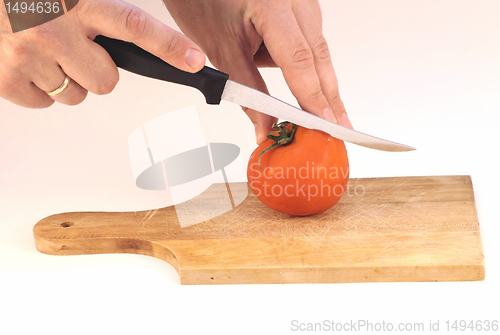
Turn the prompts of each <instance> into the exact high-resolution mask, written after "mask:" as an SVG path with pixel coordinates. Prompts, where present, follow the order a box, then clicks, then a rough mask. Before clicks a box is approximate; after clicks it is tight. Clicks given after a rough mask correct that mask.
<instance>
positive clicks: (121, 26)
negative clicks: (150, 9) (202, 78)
mask: <svg viewBox="0 0 500 335" xmlns="http://www.w3.org/2000/svg"><path fill="white" fill-rule="evenodd" d="M95 4H98V5H96V6H94V7H92V8H93V9H89V10H90V11H91V13H89V14H90V15H89V19H88V22H86V23H87V24H88V25H89V26H90V27H92V28H93V29H94V31H95V32H97V33H100V34H103V35H106V36H109V37H112V38H116V39H121V40H124V41H129V42H133V43H135V44H137V45H138V46H140V47H141V48H143V49H145V50H147V51H149V52H151V53H152V54H154V55H156V56H158V57H159V58H161V59H163V60H164V61H166V62H167V63H169V64H171V65H173V66H175V67H177V68H179V69H182V70H184V71H188V72H197V71H199V70H201V69H202V68H203V66H204V65H205V55H204V54H203V53H202V51H201V49H200V48H199V47H198V46H197V45H196V44H195V43H194V42H193V41H191V40H190V39H188V38H187V37H186V36H184V35H183V34H181V33H179V32H177V31H175V30H173V29H171V28H170V27H168V26H166V25H165V24H163V23H162V22H160V21H158V20H157V19H155V18H154V17H152V16H151V15H149V14H147V13H146V12H144V11H142V10H141V9H140V8H138V7H135V6H132V5H130V4H128V3H126V2H123V1H119V0H114V1H96V2H95Z"/></svg>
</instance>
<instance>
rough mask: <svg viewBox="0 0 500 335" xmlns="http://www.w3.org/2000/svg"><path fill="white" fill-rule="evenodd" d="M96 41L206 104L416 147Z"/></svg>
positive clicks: (217, 75) (349, 137)
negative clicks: (201, 97) (184, 88)
mask: <svg viewBox="0 0 500 335" xmlns="http://www.w3.org/2000/svg"><path fill="white" fill-rule="evenodd" d="M95 42H96V43H98V44H99V45H101V46H102V47H103V48H104V49H106V51H107V52H108V53H109V54H110V56H111V58H112V59H113V61H114V62H115V64H116V65H117V66H118V67H120V68H122V69H124V70H127V71H130V72H133V73H136V74H139V75H142V76H146V77H150V78H154V79H158V80H163V81H167V82H171V83H176V84H180V85H184V86H190V87H193V88H196V89H198V90H199V91H200V92H201V93H203V95H204V96H205V99H206V102H207V103H208V104H212V105H218V104H220V102H221V100H226V101H231V102H233V103H236V104H238V105H241V106H243V107H248V108H251V109H255V110H257V111H259V112H261V113H265V114H268V115H271V116H273V117H276V118H278V119H282V120H286V121H290V122H292V123H295V124H297V125H300V126H303V127H306V128H310V129H318V130H321V131H323V132H326V133H328V134H330V135H331V136H333V137H336V138H338V139H341V140H343V141H346V142H349V143H353V144H357V145H361V146H364V147H367V148H371V149H377V150H383V151H411V150H415V149H414V148H413V147H410V146H407V145H404V144H400V143H396V142H393V141H389V140H385V139H382V138H379V137H375V136H371V135H368V134H365V133H362V132H359V131H356V130H352V129H348V128H345V127H342V126H340V125H338V124H335V123H333V122H330V121H327V120H324V119H321V118H319V117H317V116H315V115H313V114H310V113H308V112H306V111H303V110H301V109H299V108H296V107H294V106H292V105H290V104H287V103H285V102H283V101H281V100H278V99H276V98H274V97H271V96H269V95H267V94H265V93H262V92H259V91H257V90H255V89H252V88H250V87H247V86H244V85H242V84H239V83H236V82H233V81H231V80H229V75H227V74H225V73H223V72H220V71H217V70H215V69H213V68H210V67H207V66H206V67H204V68H203V70H201V71H199V72H197V73H189V72H185V71H182V70H179V69H177V68H175V67H173V66H171V65H169V64H168V63H166V62H164V61H163V60H161V59H160V58H158V57H156V56H154V55H152V54H150V53H149V52H147V51H145V50H143V49H141V48H139V47H138V46H136V45H135V44H132V43H129V42H125V41H120V40H115V39H112V38H108V37H104V36H97V38H96V39H95Z"/></svg>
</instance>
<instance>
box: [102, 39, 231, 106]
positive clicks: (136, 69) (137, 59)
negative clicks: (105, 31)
mask: <svg viewBox="0 0 500 335" xmlns="http://www.w3.org/2000/svg"><path fill="white" fill-rule="evenodd" d="M95 42H96V43H97V44H99V45H100V46H102V47H103V48H104V49H106V51H107V52H108V53H109V55H110V56H111V58H112V59H113V61H114V62H115V64H116V66H118V67H120V68H122V69H124V70H127V71H130V72H133V73H136V74H139V75H142V76H146V77H150V78H154V79H159V80H164V81H168V82H171V83H175V84H180V85H184V86H191V87H194V88H196V89H198V90H200V91H201V93H203V95H204V96H205V99H206V100H207V103H208V104H210V105H218V104H220V101H221V97H222V93H223V92H224V87H225V86H226V82H227V80H228V79H229V76H228V75H227V74H226V73H224V72H220V71H217V70H215V69H212V68H211V67H208V66H205V67H204V68H203V69H202V70H201V71H199V72H197V73H189V72H186V71H182V70H179V69H178V68H175V67H173V66H172V65H170V64H168V63H166V62H164V61H163V60H161V59H160V58H158V57H156V56H155V55H153V54H150V53H149V52H147V51H146V50H144V49H141V48H139V47H138V46H137V45H135V44H133V43H129V42H125V41H120V40H115V39H113V38H109V37H104V36H97V37H96V39H95Z"/></svg>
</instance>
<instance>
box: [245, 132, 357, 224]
mask: <svg viewBox="0 0 500 335" xmlns="http://www.w3.org/2000/svg"><path fill="white" fill-rule="evenodd" d="M247 174H248V183H249V186H250V189H251V190H252V191H253V192H254V193H255V195H256V196H257V197H258V198H259V200H260V201H262V202H263V203H264V204H265V205H267V206H268V207H270V208H272V209H275V210H277V211H279V212H282V213H286V214H290V215H294V216H307V215H314V214H319V213H321V212H324V211H326V210H327V209H329V208H331V207H332V206H334V205H335V204H336V203H337V202H338V201H339V200H340V198H341V197H342V195H343V194H344V192H345V190H346V187H347V181H348V179H349V161H348V158H347V151H346V148H345V145H344V142H342V141H341V140H338V139H336V138H334V137H331V136H330V135H328V134H326V133H323V132H321V131H318V130H312V129H307V128H302V127H298V126H296V125H294V124H291V123H288V122H284V123H281V124H278V125H276V126H275V127H274V129H273V131H272V132H271V133H270V134H269V135H268V139H267V140H266V141H264V142H263V143H262V144H261V145H260V146H259V147H258V148H257V149H256V150H255V151H254V152H253V154H252V156H251V157H250V161H249V163H248V170H247Z"/></svg>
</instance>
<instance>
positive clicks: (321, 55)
mask: <svg viewBox="0 0 500 335" xmlns="http://www.w3.org/2000/svg"><path fill="white" fill-rule="evenodd" d="M313 52H314V56H315V57H316V59H317V60H319V61H322V62H326V61H330V48H329V47H328V43H327V42H326V40H325V38H324V37H321V38H320V39H319V41H318V42H317V43H316V44H314V48H313Z"/></svg>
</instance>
